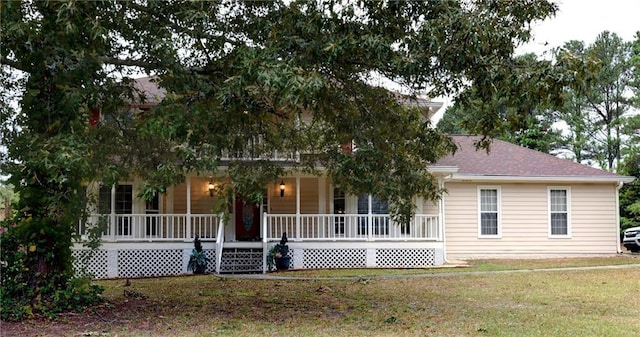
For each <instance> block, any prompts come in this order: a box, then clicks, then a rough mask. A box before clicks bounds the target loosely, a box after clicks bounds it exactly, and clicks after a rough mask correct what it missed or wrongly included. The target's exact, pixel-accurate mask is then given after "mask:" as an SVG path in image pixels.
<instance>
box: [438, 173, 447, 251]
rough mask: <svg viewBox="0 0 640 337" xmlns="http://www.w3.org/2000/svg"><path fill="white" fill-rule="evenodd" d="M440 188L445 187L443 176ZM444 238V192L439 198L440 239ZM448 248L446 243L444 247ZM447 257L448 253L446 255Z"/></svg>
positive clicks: (439, 179)
mask: <svg viewBox="0 0 640 337" xmlns="http://www.w3.org/2000/svg"><path fill="white" fill-rule="evenodd" d="M438 188H440V190H442V189H443V188H444V181H443V180H442V178H438ZM443 238H444V194H442V195H441V196H440V198H438V241H443ZM444 249H445V250H446V245H445V247H444ZM445 259H446V255H445Z"/></svg>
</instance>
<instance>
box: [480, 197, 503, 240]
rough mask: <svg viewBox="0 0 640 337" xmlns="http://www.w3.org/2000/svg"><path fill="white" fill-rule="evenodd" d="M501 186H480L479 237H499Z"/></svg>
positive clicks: (500, 232)
mask: <svg viewBox="0 0 640 337" xmlns="http://www.w3.org/2000/svg"><path fill="white" fill-rule="evenodd" d="M500 222H501V221H500V187H498V186H479V187H478V237H480V238H499V237H500V236H501V235H502V229H501V228H500V225H501V223H500Z"/></svg>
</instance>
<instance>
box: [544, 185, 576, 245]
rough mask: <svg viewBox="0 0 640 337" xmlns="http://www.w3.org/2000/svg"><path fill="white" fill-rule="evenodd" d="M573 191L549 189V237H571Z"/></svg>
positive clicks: (557, 188)
mask: <svg viewBox="0 0 640 337" xmlns="http://www.w3.org/2000/svg"><path fill="white" fill-rule="evenodd" d="M570 200H571V190H570V189H569V188H568V187H549V237H560V238H562V237H565V238H566V237H571V212H570V211H571V209H570V204H571V203H570Z"/></svg>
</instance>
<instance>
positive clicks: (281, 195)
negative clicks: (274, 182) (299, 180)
mask: <svg viewBox="0 0 640 337" xmlns="http://www.w3.org/2000/svg"><path fill="white" fill-rule="evenodd" d="M282 197H284V180H281V181H280V198H282Z"/></svg>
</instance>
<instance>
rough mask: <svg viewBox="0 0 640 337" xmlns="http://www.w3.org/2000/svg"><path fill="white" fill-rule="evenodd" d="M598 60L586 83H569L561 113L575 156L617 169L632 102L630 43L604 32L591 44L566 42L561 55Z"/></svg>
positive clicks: (577, 158) (591, 60) (580, 160)
mask: <svg viewBox="0 0 640 337" xmlns="http://www.w3.org/2000/svg"><path fill="white" fill-rule="evenodd" d="M567 53H570V54H571V55H573V56H574V57H576V58H579V59H582V60H585V62H586V61H589V62H597V63H598V67H597V68H595V69H594V71H592V72H590V73H589V74H587V76H589V80H588V81H587V82H585V83H584V85H580V86H573V87H567V88H566V89H565V94H564V105H563V106H562V107H561V108H560V109H559V114H560V117H561V118H562V119H563V120H564V121H565V122H566V123H567V125H568V127H569V130H570V132H569V135H568V144H570V145H571V147H572V148H571V150H573V152H574V153H575V155H576V160H577V161H578V162H582V161H583V160H590V159H593V160H594V161H596V162H597V163H598V164H599V165H600V167H603V168H606V169H608V170H614V169H615V166H616V163H617V162H619V161H620V159H621V154H622V152H621V151H622V143H621V142H622V140H623V139H624V136H623V133H622V122H623V119H624V117H625V116H626V114H627V112H628V111H629V104H630V95H629V93H630V86H629V83H630V82H629V81H630V74H631V72H630V70H631V67H630V63H629V58H630V45H629V44H628V43H625V42H624V41H622V39H621V38H620V37H618V36H617V35H616V34H612V33H609V32H606V31H605V32H603V33H601V34H600V35H598V37H597V38H596V40H595V42H594V43H593V44H591V45H590V46H588V47H586V48H585V47H584V44H583V43H582V42H579V41H570V42H568V43H566V44H565V46H564V48H563V50H562V51H561V54H560V56H559V57H560V58H563V57H565V56H566V55H567Z"/></svg>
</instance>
